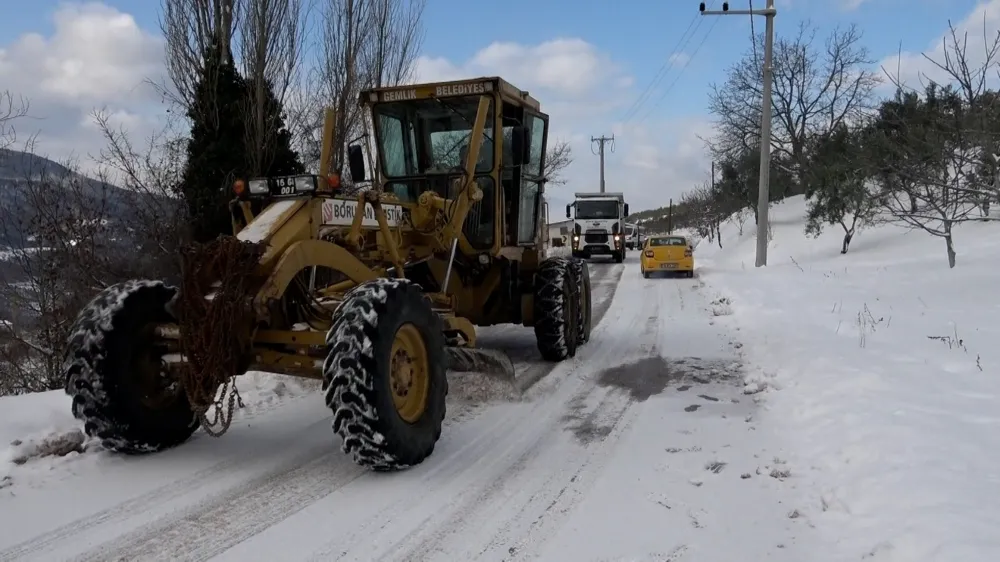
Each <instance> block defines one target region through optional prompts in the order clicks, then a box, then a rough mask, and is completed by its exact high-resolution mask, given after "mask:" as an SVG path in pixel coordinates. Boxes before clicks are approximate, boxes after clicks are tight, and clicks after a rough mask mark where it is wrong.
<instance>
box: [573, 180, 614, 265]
mask: <svg viewBox="0 0 1000 562" xmlns="http://www.w3.org/2000/svg"><path fill="white" fill-rule="evenodd" d="M626 216H628V203H626V202H625V194H624V193H611V192H607V193H600V192H593V193H588V192H579V193H576V194H575V200H574V201H573V202H572V203H570V204H569V205H566V218H572V219H573V241H572V244H571V246H572V248H573V256H574V257H582V258H584V259H588V258H590V257H591V256H594V255H606V256H611V257H612V258H614V260H615V263H621V262H622V261H624V260H625V217H626Z"/></svg>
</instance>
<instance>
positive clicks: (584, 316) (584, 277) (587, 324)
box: [570, 260, 593, 345]
mask: <svg viewBox="0 0 1000 562" xmlns="http://www.w3.org/2000/svg"><path fill="white" fill-rule="evenodd" d="M570 265H571V266H572V268H573V275H575V276H576V278H577V280H578V281H579V283H580V299H579V300H578V301H577V318H578V320H577V326H578V328H577V330H578V331H577V337H578V339H579V341H578V342H577V343H578V345H582V344H584V343H586V342H588V341H590V332H591V330H592V324H593V322H592V319H593V310H592V298H591V294H590V267H589V266H588V265H587V262H586V261H583V260H572V261H571V262H570Z"/></svg>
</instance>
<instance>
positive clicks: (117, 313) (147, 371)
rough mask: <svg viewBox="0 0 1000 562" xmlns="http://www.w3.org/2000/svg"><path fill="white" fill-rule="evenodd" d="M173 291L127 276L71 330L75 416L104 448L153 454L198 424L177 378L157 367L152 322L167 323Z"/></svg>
mask: <svg viewBox="0 0 1000 562" xmlns="http://www.w3.org/2000/svg"><path fill="white" fill-rule="evenodd" d="M176 294H177V290H176V289H174V288H173V287H169V286H167V285H164V284H163V283H161V282H159V281H128V282H126V283H120V284H118V285H112V286H111V287H108V288H107V289H104V290H103V291H101V292H100V293H99V294H98V295H97V296H96V297H94V299H93V300H92V301H90V303H89V304H88V305H87V306H85V307H84V308H83V310H82V311H80V314H79V316H78V317H77V319H76V322H75V323H74V324H73V327H72V329H71V332H70V333H71V335H70V339H69V342H68V343H67V345H66V355H65V359H64V363H63V369H64V372H65V375H66V393H67V394H69V395H70V396H71V397H72V399H73V417H75V418H76V419H78V420H80V421H82V422H83V423H84V431H85V432H86V433H87V435H89V436H91V437H94V438H96V439H100V441H101V444H102V445H103V446H104V448H105V449H108V450H112V451H116V452H119V453H126V454H141V453H151V452H155V451H159V450H162V449H167V448H170V447H173V446H176V445H179V444H181V443H183V442H184V441H186V440H187V439H188V438H189V437H191V434H193V433H194V432H195V430H196V429H198V418H197V416H196V414H195V413H194V411H193V409H192V408H191V404H190V402H188V398H187V395H186V394H185V392H184V390H183V388H181V386H180V383H179V382H177V381H174V380H172V379H171V378H170V377H169V376H168V375H167V374H166V373H165V369H163V364H162V356H163V352H162V350H158V349H157V347H156V346H155V344H154V341H155V340H154V338H153V331H152V329H150V328H151V326H152V325H153V324H156V323H165V322H173V321H175V318H174V317H173V315H172V314H171V313H170V312H169V311H168V306H169V303H170V302H171V301H172V300H173V299H174V297H175V295H176Z"/></svg>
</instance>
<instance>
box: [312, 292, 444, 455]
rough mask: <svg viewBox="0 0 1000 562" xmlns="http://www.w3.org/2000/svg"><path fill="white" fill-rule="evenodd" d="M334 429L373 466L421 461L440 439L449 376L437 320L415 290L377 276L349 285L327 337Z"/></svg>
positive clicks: (326, 377)
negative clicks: (356, 284) (370, 279)
mask: <svg viewBox="0 0 1000 562" xmlns="http://www.w3.org/2000/svg"><path fill="white" fill-rule="evenodd" d="M326 342H327V345H329V346H330V351H329V354H328V355H327V358H326V361H325V362H324V364H323V388H324V390H325V393H326V404H327V406H328V407H329V408H330V409H331V410H333V430H334V431H335V432H336V433H337V435H339V436H340V438H341V439H342V440H343V444H342V449H343V451H344V452H345V453H347V454H348V455H350V456H351V457H352V458H353V460H354V462H356V463H357V464H359V465H361V466H364V467H367V468H369V469H372V470H376V471H390V470H401V469H405V468H408V467H410V466H414V465H417V464H420V463H421V462H423V461H424V459H426V458H427V457H428V456H430V454H431V453H432V452H433V451H434V447H435V445H436V444H437V441H438V439H439V438H440V437H441V425H442V423H443V421H444V416H445V397H446V395H447V394H448V379H447V378H446V377H445V371H446V365H447V363H446V361H447V358H446V355H445V339H444V332H443V326H442V325H441V319H440V318H439V317H438V315H437V314H436V313H435V312H434V310H433V309H432V308H431V304H430V302H429V301H428V300H427V299H426V298H425V297H424V295H423V293H422V291H421V290H420V288H419V287H418V286H417V285H415V284H413V283H412V282H410V281H408V280H406V279H392V278H379V279H373V280H372V281H368V282H366V283H362V284H361V285H358V286H357V287H355V288H354V289H352V290H351V291H349V292H348V293H347V294H346V295H345V297H344V301H343V303H341V305H340V306H339V307H338V308H337V311H336V313H335V314H334V319H333V325H332V326H331V328H330V331H329V332H328V333H327V336H326Z"/></svg>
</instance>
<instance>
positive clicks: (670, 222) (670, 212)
mask: <svg viewBox="0 0 1000 562" xmlns="http://www.w3.org/2000/svg"><path fill="white" fill-rule="evenodd" d="M673 233H674V200H673V199H671V200H670V206H669V207H667V234H673Z"/></svg>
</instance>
